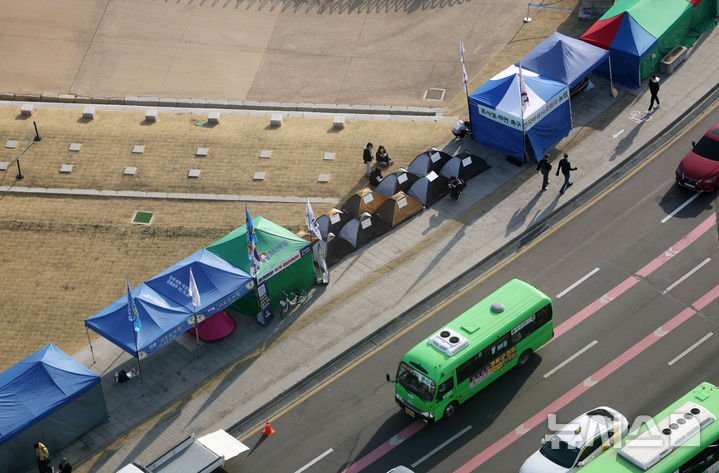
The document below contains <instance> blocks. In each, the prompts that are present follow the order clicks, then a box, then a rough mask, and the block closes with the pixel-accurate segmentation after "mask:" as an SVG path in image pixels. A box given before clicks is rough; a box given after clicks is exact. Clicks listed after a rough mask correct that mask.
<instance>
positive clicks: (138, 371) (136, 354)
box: [135, 349, 142, 384]
mask: <svg viewBox="0 0 719 473" xmlns="http://www.w3.org/2000/svg"><path fill="white" fill-rule="evenodd" d="M135 356H136V357H137V374H138V375H139V376H140V384H142V367H141V366H140V354H139V353H138V352H137V349H135Z"/></svg>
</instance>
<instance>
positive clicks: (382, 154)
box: [375, 145, 394, 168]
mask: <svg viewBox="0 0 719 473" xmlns="http://www.w3.org/2000/svg"><path fill="white" fill-rule="evenodd" d="M375 158H376V159H377V164H378V165H379V166H380V167H383V168H386V167H389V166H391V165H393V164H394V161H392V158H390V157H389V155H388V154H387V150H386V149H385V148H384V146H382V145H379V147H378V148H377V154H376V156H375Z"/></svg>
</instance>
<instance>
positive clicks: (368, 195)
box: [342, 187, 385, 217]
mask: <svg viewBox="0 0 719 473" xmlns="http://www.w3.org/2000/svg"><path fill="white" fill-rule="evenodd" d="M384 201H385V197H384V196H383V195H382V194H380V193H377V192H374V191H373V190H371V189H368V188H366V187H365V188H364V189H362V190H360V191H358V192H356V193H354V194H353V195H351V196H350V197H349V198H348V199H347V200H346V201H345V203H344V204H342V212H344V213H346V214H347V215H349V216H350V217H357V216H359V215H362V213H364V212H369V213H370V214H372V213H374V211H375V210H377V207H379V206H380V205H381V204H382V202H384Z"/></svg>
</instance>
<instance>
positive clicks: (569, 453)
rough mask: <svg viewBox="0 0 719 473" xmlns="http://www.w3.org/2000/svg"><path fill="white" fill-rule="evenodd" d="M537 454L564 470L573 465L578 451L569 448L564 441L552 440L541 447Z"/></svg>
mask: <svg viewBox="0 0 719 473" xmlns="http://www.w3.org/2000/svg"><path fill="white" fill-rule="evenodd" d="M539 452H540V453H541V454H542V455H544V456H545V457H547V458H548V459H549V460H551V461H552V462H554V463H556V464H557V465H559V466H562V467H564V468H570V467H571V466H572V465H574V459H575V458H577V455H578V454H579V450H578V449H576V448H574V447H570V446H569V445H568V444H567V442H565V441H564V440H557V439H556V438H553V439H552V440H550V441H549V442H546V443H545V444H544V445H542V448H541V449H539Z"/></svg>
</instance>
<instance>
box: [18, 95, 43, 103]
mask: <svg viewBox="0 0 719 473" xmlns="http://www.w3.org/2000/svg"><path fill="white" fill-rule="evenodd" d="M15 100H17V101H18V102H39V101H40V95H39V94H15Z"/></svg>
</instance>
